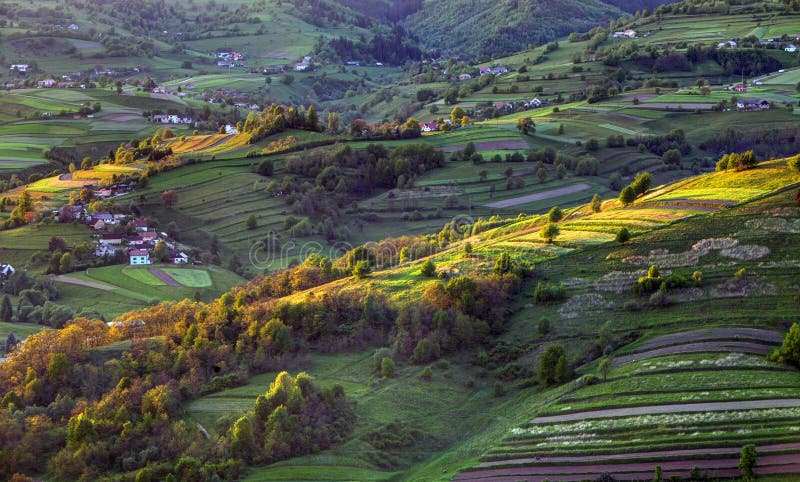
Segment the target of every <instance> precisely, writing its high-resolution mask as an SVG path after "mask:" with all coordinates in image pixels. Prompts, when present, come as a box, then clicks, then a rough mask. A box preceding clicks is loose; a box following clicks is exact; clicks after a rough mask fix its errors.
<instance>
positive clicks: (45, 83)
mask: <svg viewBox="0 0 800 482" xmlns="http://www.w3.org/2000/svg"><path fill="white" fill-rule="evenodd" d="M55 85H56V81H55V80H53V79H44V80H40V81H38V82H36V87H38V88H40V89H51V88H53V87H54V86H55Z"/></svg>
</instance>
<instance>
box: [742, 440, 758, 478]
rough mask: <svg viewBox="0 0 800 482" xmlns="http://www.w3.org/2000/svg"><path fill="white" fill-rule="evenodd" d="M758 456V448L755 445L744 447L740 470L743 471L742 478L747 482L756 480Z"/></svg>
mask: <svg viewBox="0 0 800 482" xmlns="http://www.w3.org/2000/svg"><path fill="white" fill-rule="evenodd" d="M757 460H758V455H757V454H756V446H755V445H753V444H749V445H745V446H744V447H742V455H741V456H740V458H739V470H741V471H742V478H743V479H744V480H745V481H751V480H755V474H754V473H753V468H754V467H755V466H756V462H757Z"/></svg>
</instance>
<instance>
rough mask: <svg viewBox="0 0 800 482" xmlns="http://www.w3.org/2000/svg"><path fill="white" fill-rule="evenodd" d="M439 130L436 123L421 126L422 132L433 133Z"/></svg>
mask: <svg viewBox="0 0 800 482" xmlns="http://www.w3.org/2000/svg"><path fill="white" fill-rule="evenodd" d="M438 130H439V125H438V124H436V122H428V123H426V124H422V132H435V131H438Z"/></svg>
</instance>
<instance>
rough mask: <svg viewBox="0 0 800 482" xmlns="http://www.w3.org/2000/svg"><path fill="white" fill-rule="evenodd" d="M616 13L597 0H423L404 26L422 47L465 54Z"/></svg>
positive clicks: (494, 50)
mask: <svg viewBox="0 0 800 482" xmlns="http://www.w3.org/2000/svg"><path fill="white" fill-rule="evenodd" d="M622 15H623V12H622V11H621V10H620V9H618V8H617V7H614V6H611V5H608V4H607V3H604V2H602V1H600V0H582V1H578V0H500V1H498V0H467V1H464V0H457V1H456V0H427V1H426V2H425V6H424V8H423V9H422V10H420V11H418V12H417V13H415V14H413V15H411V16H409V17H408V18H407V19H406V20H405V26H406V28H407V29H408V30H409V31H410V32H412V33H413V34H414V35H415V36H416V37H417V38H418V39H419V41H420V43H421V44H422V46H424V47H425V48H427V49H430V50H440V51H442V52H443V53H447V54H450V55H464V56H470V57H471V56H478V55H495V54H500V53H510V52H515V51H520V50H524V49H525V48H527V46H528V44H531V43H536V44H542V43H545V42H549V41H551V40H554V39H555V38H557V37H559V36H563V35H566V34H569V33H571V32H576V31H585V30H589V29H591V28H592V27H595V26H597V25H603V24H607V23H608V21H609V20H611V19H616V18H619V17H621V16H622Z"/></svg>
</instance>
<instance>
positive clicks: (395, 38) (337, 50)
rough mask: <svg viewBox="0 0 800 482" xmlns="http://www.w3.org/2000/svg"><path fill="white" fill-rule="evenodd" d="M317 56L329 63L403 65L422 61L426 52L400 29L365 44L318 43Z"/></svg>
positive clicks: (348, 41) (345, 40)
mask: <svg viewBox="0 0 800 482" xmlns="http://www.w3.org/2000/svg"><path fill="white" fill-rule="evenodd" d="M314 55H315V56H316V57H318V58H320V59H323V60H327V61H330V62H342V61H361V62H381V63H384V64H391V65H403V64H404V63H406V62H408V61H419V60H422V58H423V56H424V52H423V51H422V49H420V48H419V47H418V46H417V44H416V42H415V41H414V40H413V39H411V38H410V37H409V35H408V33H407V32H406V31H405V29H403V27H402V26H400V25H395V26H393V27H392V29H391V31H389V32H384V33H379V34H377V35H374V36H372V38H370V39H369V40H366V39H365V38H364V37H363V36H362V37H361V38H359V39H357V40H351V39H348V38H344V37H338V38H334V39H330V40H328V41H327V43H325V42H318V43H317V46H316V47H315V49H314Z"/></svg>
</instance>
